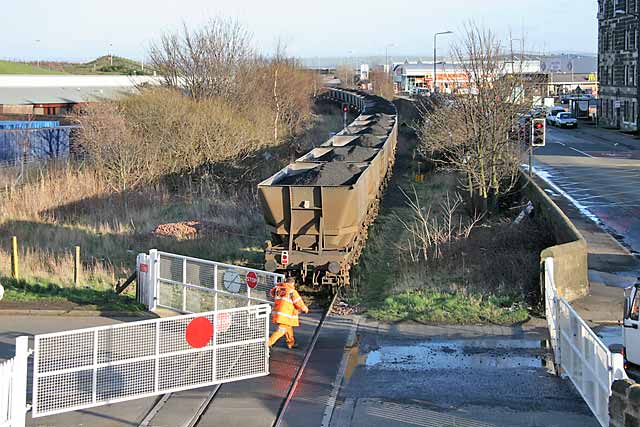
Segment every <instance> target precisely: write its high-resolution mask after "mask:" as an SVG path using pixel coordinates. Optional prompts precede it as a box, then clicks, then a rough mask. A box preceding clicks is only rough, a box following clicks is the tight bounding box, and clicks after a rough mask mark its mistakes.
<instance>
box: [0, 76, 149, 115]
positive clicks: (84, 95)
mask: <svg viewBox="0 0 640 427" xmlns="http://www.w3.org/2000/svg"><path fill="white" fill-rule="evenodd" d="M160 83H161V78H159V77H152V76H94V75H84V76H79V75H62V76H60V75H0V114H4V115H7V114H20V115H25V114H33V115H49V116H59V115H64V114H67V113H69V112H71V110H72V109H73V107H74V106H76V105H78V104H82V103H86V102H97V101H105V100H115V99H118V98H121V97H123V96H126V95H130V94H135V93H136V92H137V91H138V88H139V87H140V86H141V85H158V84H160Z"/></svg>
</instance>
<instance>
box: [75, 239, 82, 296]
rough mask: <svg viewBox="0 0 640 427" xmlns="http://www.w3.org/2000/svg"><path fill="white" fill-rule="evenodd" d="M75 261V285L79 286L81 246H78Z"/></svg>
mask: <svg viewBox="0 0 640 427" xmlns="http://www.w3.org/2000/svg"><path fill="white" fill-rule="evenodd" d="M73 261H74V262H73V285H74V286H76V287H77V286H78V285H79V284H80V268H81V265H80V246H76V250H75V254H74V257H73Z"/></svg>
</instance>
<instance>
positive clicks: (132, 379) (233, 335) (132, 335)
mask: <svg viewBox="0 0 640 427" xmlns="http://www.w3.org/2000/svg"><path fill="white" fill-rule="evenodd" d="M270 311H271V306H270V305H269V304H261V305H253V306H244V307H239V308H233V309H228V310H220V311H210V312H206V313H197V314H188V315H182V316H176V317H169V318H163V319H151V320H144V321H140V322H133V323H123V324H117V325H110V326H100V327H95V328H88V329H80V330H75V331H66V332H59V333H52V334H43V335H36V336H35V348H34V368H33V369H34V374H33V399H32V410H33V417H34V418H36V417H42V416H45V415H52V414H57V413H61V412H68V411H74V410H78V409H84V408H91V407H94V406H100V405H104V404H110V403H115V402H122V401H125V400H132V399H138V398H142V397H148V396H154V395H159V394H165V393H170V392H175V391H180V390H187V389H191V388H197V387H204V386H208V385H212V384H220V383H225V382H231V381H238V380H243V379H248V378H254V377H259V376H264V375H268V374H269V349H268V345H267V340H268V335H269V313H270ZM204 319H206V321H205V320H204ZM196 323H197V324H198V326H193V325H195V324H196ZM202 324H204V325H205V327H204V329H203V328H202ZM207 325H210V326H211V329H210V330H209V326H207ZM203 334H204V335H203ZM203 336H204V339H203V338H202V337H203ZM194 337H195V338H194ZM196 339H197V341H199V343H195V342H194V340H196Z"/></svg>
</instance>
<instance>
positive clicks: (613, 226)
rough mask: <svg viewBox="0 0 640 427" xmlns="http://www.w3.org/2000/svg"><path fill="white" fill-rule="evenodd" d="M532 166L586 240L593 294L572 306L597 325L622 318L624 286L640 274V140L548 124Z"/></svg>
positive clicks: (611, 133)
mask: <svg viewBox="0 0 640 427" xmlns="http://www.w3.org/2000/svg"><path fill="white" fill-rule="evenodd" d="M534 167H535V170H536V173H537V174H538V176H539V179H538V180H537V182H538V183H539V184H540V185H541V186H543V188H544V189H545V191H546V192H547V194H548V195H549V196H550V197H551V198H552V199H553V200H554V201H555V202H556V203H557V204H558V206H559V207H560V208H561V209H562V210H563V211H564V212H565V214H567V216H568V217H569V218H570V219H571V220H572V221H573V223H574V224H575V225H576V227H577V228H578V229H579V230H580V232H581V233H582V235H583V236H584V237H585V239H586V241H587V244H588V248H589V258H588V262H589V280H590V294H589V295H588V296H586V297H584V298H581V299H579V300H576V301H574V302H572V305H573V306H574V308H576V310H577V311H578V312H579V313H580V315H581V316H582V317H583V318H584V319H585V320H587V321H588V322H591V323H592V324H594V325H605V324H615V323H618V322H620V321H621V320H622V311H623V289H624V288H626V287H628V286H631V285H633V284H634V283H635V282H636V278H637V277H638V276H640V261H639V258H638V255H639V254H640V140H637V139H635V138H634V137H632V136H629V135H626V134H623V133H621V132H616V131H612V130H607V129H601V128H595V127H593V126H591V125H588V124H583V123H581V126H580V127H578V128H577V129H557V128H553V127H547V146H546V147H543V148H539V149H537V150H536V152H535V166H534Z"/></svg>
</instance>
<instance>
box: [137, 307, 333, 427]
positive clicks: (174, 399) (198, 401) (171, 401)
mask: <svg viewBox="0 0 640 427" xmlns="http://www.w3.org/2000/svg"><path fill="white" fill-rule="evenodd" d="M336 298H337V294H336V295H333V296H332V297H331V302H330V304H329V306H328V307H327V308H326V309H325V310H324V311H323V313H322V316H321V318H320V321H319V322H318V325H317V326H316V327H315V329H314V332H313V334H312V336H311V340H310V342H309V345H308V347H307V349H306V351H305V355H304V358H303V359H302V362H301V364H300V366H298V368H297V370H296V373H295V375H294V377H293V378H292V380H291V382H290V384H289V387H288V390H287V393H286V395H285V396H284V397H283V398H282V402H281V403H280V405H279V409H278V412H277V414H276V415H275V417H274V418H273V422H272V423H270V424H269V425H271V426H272V427H281V426H283V421H284V419H285V416H286V414H287V410H288V408H289V406H290V404H291V402H292V400H293V397H294V396H295V394H296V390H297V389H298V385H299V384H300V380H301V379H302V376H303V374H304V372H305V369H306V367H307V364H308V362H309V359H310V358H311V355H312V354H313V351H314V349H315V346H316V343H317V342H318V337H319V336H320V332H321V331H322V328H323V326H324V324H325V321H326V319H327V316H328V314H329V313H330V312H331V310H332V308H333V306H334V304H335V302H336ZM223 386H224V385H223V384H218V385H216V386H213V387H208V388H206V389H200V390H191V391H186V392H178V393H168V394H165V395H162V396H160V397H159V398H158V399H157V400H156V402H155V404H154V405H153V406H152V407H151V409H150V410H149V411H148V412H147V413H146V415H145V417H144V418H143V419H142V421H141V422H140V423H139V424H138V426H139V427H157V426H169V425H176V424H175V423H176V418H175V414H173V413H172V412H171V411H172V408H175V407H176V406H177V407H180V399H188V400H189V402H190V404H191V405H194V407H195V408H194V410H193V412H192V413H189V414H188V415H187V416H183V417H182V419H181V420H180V422H179V424H177V427H198V426H201V427H204V426H205V424H202V420H203V417H204V415H205V414H206V412H207V410H209V408H210V407H211V406H212V405H214V404H215V398H216V396H218V395H219V394H220V391H221V390H222V388H223ZM187 395H188V397H187Z"/></svg>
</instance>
